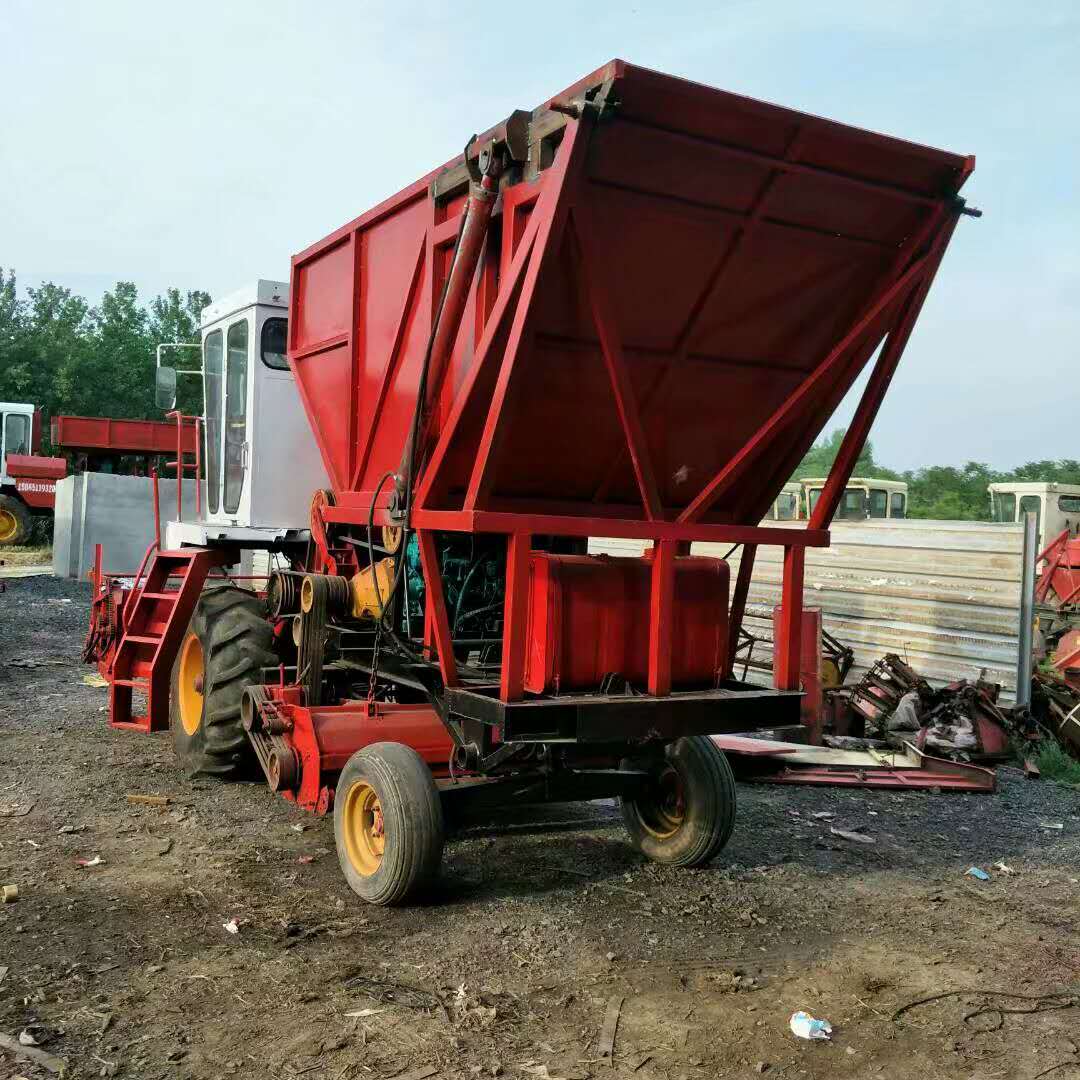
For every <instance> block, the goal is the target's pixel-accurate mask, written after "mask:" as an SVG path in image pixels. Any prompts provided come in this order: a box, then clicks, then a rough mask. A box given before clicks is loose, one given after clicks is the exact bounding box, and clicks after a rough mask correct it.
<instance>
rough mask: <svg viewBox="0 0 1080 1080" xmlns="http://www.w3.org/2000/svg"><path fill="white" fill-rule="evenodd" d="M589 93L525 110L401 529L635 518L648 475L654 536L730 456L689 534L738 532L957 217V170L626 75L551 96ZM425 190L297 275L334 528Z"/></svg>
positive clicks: (394, 433)
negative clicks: (416, 513)
mask: <svg viewBox="0 0 1080 1080" xmlns="http://www.w3.org/2000/svg"><path fill="white" fill-rule="evenodd" d="M605 83H610V98H611V99H612V100H615V101H617V102H618V106H617V108H615V109H613V110H609V113H608V114H607V115H605V117H604V119H603V121H602V122H599V123H594V122H593V121H592V120H591V119H590V118H589V117H585V118H583V119H581V120H577V121H575V120H568V119H567V118H566V117H564V116H562V115H561V114H553V113H551V112H550V111H548V110H547V109H546V107H545V106H541V107H540V108H538V109H537V110H534V112H533V113H532V120H533V124H534V125H536V126H537V129H538V130H539V128H541V127H542V128H543V130H544V131H545V132H548V133H551V132H554V134H553V135H551V136H550V139H551V141H552V142H554V141H557V139H558V137H559V134H560V132H559V130H558V129H559V125H560V124H563V125H566V126H565V129H564V132H563V133H562V137H563V143H562V145H561V147H560V148H559V149H558V150H556V152H555V154H554V162H553V164H552V165H551V167H549V168H546V169H544V170H543V171H541V172H540V173H539V175H538V176H536V177H531V176H528V175H525V176H523V175H522V172H521V170H514V169H512V170H509V171H508V174H507V176H505V177H504V180H503V184H504V186H503V193H502V198H501V199H500V202H499V204H498V206H497V208H496V213H495V216H494V218H493V233H492V236H491V242H490V243H489V244H488V245H487V251H486V254H485V256H484V257H483V260H482V262H481V266H480V270H479V272H478V273H477V274H476V276H475V280H474V282H473V285H472V291H471V294H470V300H469V304H468V307H467V309H466V314H465V317H464V319H463V321H462V326H461V330H460V333H458V335H457V338H456V345H455V348H454V350H453V353H452V359H451V363H450V376H449V377H448V378H447V379H446V380H445V381H442V382H441V383H439V384H438V387H437V399H436V400H435V401H433V402H431V403H429V408H428V410H427V418H428V424H429V427H428V438H427V441H426V442H425V443H423V449H422V458H423V459H422V460H421V463H420V471H419V476H418V490H419V492H420V495H419V496H418V497H417V499H416V502H415V504H414V506H415V508H416V509H417V510H428V511H431V510H449V511H456V510H461V509H463V508H465V509H473V508H475V509H478V510H496V509H507V508H509V507H510V505H511V503H512V504H513V510H514V511H515V512H518V513H531V512H545V511H544V510H542V509H540V507H539V503H540V502H541V501H543V502H546V503H551V502H554V501H558V503H559V504H560V510H559V511H558V512H559V513H560V514H562V515H564V516H567V515H571V516H572V515H575V514H576V515H579V516H582V517H590V518H592V517H601V518H602V517H604V516H611V515H612V514H615V513H618V514H619V515H620V516H622V517H625V518H638V519H644V518H646V517H648V515H647V514H646V512H645V510H644V507H643V505H642V487H641V485H642V483H645V485H646V492H648V480H649V478H650V476H654V477H655V487H656V492H657V496H658V499H659V502H660V504H661V506H660V513H661V514H662V516H664V517H666V518H668V519H671V518H674V517H678V516H679V515H680V514H682V513H684V512H686V511H687V508H688V507H690V506H692V505H693V504H694V503H695V500H696V499H698V498H699V497H700V495H701V493H702V492H703V490H704V489H705V488H706V485H708V483H709V481H710V480H711V479H713V478H715V477H716V476H717V475H718V474H720V473H721V471H722V470H725V469H727V468H729V467H732V466H733V463H738V468H733V467H732V468H731V473H730V477H729V480H728V481H726V482H725V483H724V485H723V487H722V489H720V490H718V491H717V494H716V498H715V500H706V501H704V502H701V503H699V504H698V506H699V510H695V516H696V515H697V514H698V513H700V517H699V520H700V521H701V522H702V523H704V524H709V523H722V522H732V523H740V522H744V523H745V522H750V523H756V522H757V521H758V520H759V519H760V517H761V514H762V513H763V512H764V510H765V509H766V508H767V506H768V505H769V503H770V502H771V501H772V499H773V497H774V496H775V491H774V490H773V489H774V488H778V487H779V485H780V484H781V483H782V482H783V480H784V479H786V472H785V469H786V463H787V461H788V459H789V458H791V456H792V455H797V454H799V453H801V449H802V448H803V447H805V446H808V445H809V444H810V443H811V442H812V441H813V439H814V438H816V436H817V435H818V434H819V433H820V431H821V428H822V426H823V425H824V424H825V423H826V422H827V420H828V417H829V415H830V414H831V412H832V403H833V402H835V401H836V400H838V399H839V397H840V396H842V395H843V393H844V392H845V391H846V390H847V389H848V388H849V387H850V386H851V385H852V383H853V382H854V381H855V379H856V378H857V376H858V374H859V372H860V370H861V369H862V367H863V365H864V364H865V363H866V362H867V361H868V360H869V358H870V356H871V355H872V353H873V346H874V345H875V344H876V343H877V342H878V341H879V340H881V338H882V337H883V336H884V335H885V334H886V333H887V332H889V331H890V330H891V329H892V327H893V326H894V325H895V324H896V322H897V321H898V320H899V319H900V318H901V317H902V313H903V312H904V311H905V310H906V302H907V299H908V297H909V295H911V292H912V290H917V289H919V288H920V287H921V283H922V282H923V278H924V276H925V274H926V272H927V271H929V270H931V269H932V264H933V260H932V259H928V258H926V256H927V253H928V251H930V250H933V244H934V243H935V242H937V240H938V239H939V238H940V236H942V235H945V233H944V225H942V226H940V227H938V226H937V225H936V224H935V222H936V221H937V215H939V213H940V211H941V210H942V209H943V208H947V209H948V210H949V214H948V215H942V216H943V217H945V216H947V217H949V218H950V223H951V221H952V220H955V214H956V213H957V212H958V208H957V206H956V204H955V199H954V196H955V193H956V192H957V191H958V190H959V188H960V187H961V185H962V184H963V182H964V181H965V180H966V178H967V176H968V175H969V173H970V171H971V169H972V167H973V161H972V159H970V158H965V157H962V156H958V155H955V154H950V153H946V152H944V151H940V150H934V149H931V148H928V147H923V146H917V145H914V144H911V143H906V142H902V141H901V140H898V139H892V138H889V137H886V136H882V135H878V134H875V133H873V132H868V131H863V130H859V129H856V128H851V127H846V126H844V125H841V124H836V123H833V122H831V121H827V120H822V119H820V118H817V117H811V116H806V115H804V114H801V113H797V112H793V111H791V110H787V109H782V108H779V107H777V106H774V105H770V104H766V103H763V102H757V101H752V100H750V99H747V98H742V97H739V96H738V95H734V94H728V93H725V92H723V91H720V90H715V89H712V88H710V87H705V86H700V85H697V84H693V83H689V82H686V81H684V80H681V79H675V78H672V77H670V76H667V75H662V74H659V73H657V72H651V71H646V70H644V69H641V68H635V67H632V66H630V65H627V64H624V63H622V62H621V61H613V62H612V63H611V64H609V65H607V66H606V67H604V68H602V69H600V70H599V71H598V72H595V73H593V75H590V76H587V77H586V78H585V79H584V80H582V81H580V82H579V83H577V84H575V86H574V87H571V88H570V89H569V90H567V91H565V92H564V93H563V94H562V95H558V96H557V97H558V99H559V100H561V101H566V100H569V99H570V98H573V97H574V96H575V95H580V93H581V92H582V90H583V89H584V88H586V87H596V88H600V87H602V85H603V84H605ZM553 100H554V99H553ZM567 133H569V135H572V136H573V137H567ZM482 142H483V137H481V143H482ZM575 143H576V146H575V149H574V150H573V152H572V154H573V158H574V161H573V164H571V163H570V160H569V159H570V156H571V152H570V151H568V150H567V147H568V146H574V145H575ZM549 145H550V143H549ZM535 149H536V148H535V147H534V150H535ZM534 160H535V158H534ZM460 164H461V159H460V158H459V159H455V161H453V162H450V163H449V164H448V166H447V167H446V169H456V168H458V167H459V166H460ZM444 172H445V170H436V171H435V172H433V173H431V174H429V175H428V176H427V177H424V178H423V179H421V180H420V181H418V182H417V183H415V184H413V185H412V186H410V187H409V188H407V189H406V190H405V191H403V192H401V193H400V194H399V195H397V196H394V197H393V198H391V199H389V200H387V201H386V202H384V203H382V204H380V206H378V207H376V208H375V209H374V210H372V211H370V212H369V213H368V214H366V215H364V216H362V217H360V218H358V219H356V220H355V221H353V222H350V223H349V224H348V225H346V226H344V227H343V228H342V229H339V230H338V231H337V232H335V233H334V234H332V235H331V236H330V237H328V238H327V239H326V240H324V241H322V242H320V243H319V244H316V245H314V246H313V247H311V248H309V249H308V250H307V251H305V252H303V253H302V254H301V255H298V256H297V257H296V258H295V259H294V267H293V277H294V287H293V290H292V294H291V301H290V303H291V316H292V328H293V329H292V341H291V349H290V356H291V359H292V363H293V366H294V368H295V370H296V372H297V378H298V382H299V384H300V388H301V394H302V396H303V398H304V401H305V406H306V408H307V410H308V412H309V415H310V417H311V422H312V426H313V427H314V428H315V430H316V432H317V435H318V438H319V442H320V445H321V447H322V450H323V454H324V457H325V458H326V461H327V466H328V471H329V472H330V475H331V478H332V482H333V485H334V488H335V494H336V495H337V497H338V503H339V506H340V507H341V508H342V509H343V510H345V508H349V509H348V510H345V512H347V513H348V514H350V515H351V516H352V517H353V518H354V519H355V520H363V519H364V517H366V509H367V506H368V504H369V503H370V497H371V496H370V493H371V491H372V489H373V488H374V487H375V484H376V482H377V479H378V477H379V476H381V475H382V474H383V473H385V472H387V471H392V470H397V469H398V468H399V465H400V463H401V455H402V450H403V446H404V442H405V434H406V432H407V430H408V429H409V426H410V422H411V418H412V414H413V411H414V407H415V398H416V392H417V384H418V380H419V372H420V367H421V364H422V358H423V353H424V350H425V347H426V344H427V340H428V337H429V335H430V333H431V329H432V319H433V317H434V310H435V304H434V303H433V298H434V297H435V296H437V294H438V289H439V288H440V287H441V283H442V280H443V277H444V275H445V272H446V269H447V266H448V258H449V252H450V250H451V248H450V245H451V244H452V237H453V234H454V227H453V219H454V217H455V215H457V214H458V213H459V212H460V207H461V205H462V190H463V189H462V188H461V186H460V185H459V186H458V187H457V188H454V189H453V191H452V192H451V193H450V194H449V195H447V196H446V197H445V198H443V199H441V200H440V199H439V198H437V196H436V188H435V186H434V185H433V181H436V180H438V179H439V178H440V177H442V176H443V174H444ZM523 193H527V195H525V194H523ZM523 203H527V206H523V205H522V204H523ZM929 224H934V225H935V227H934V228H930V229H928V228H927V226H928V225H929ZM935 230H936V231H935ZM354 234H355V235H356V237H358V241H357V242H359V243H361V244H362V245H363V249H362V254H363V257H362V259H361V260H358V261H357V260H354V258H353V247H352V244H353V241H352V240H351V237H352V236H353V235H354ZM534 236H535V238H536V239H535V242H533V240H532V238H533V237H534ZM586 237H587V244H585V245H584V246H583V244H582V241H583V240H584V239H585V238H586ZM945 239H946V240H947V235H945ZM530 245H531V246H530ZM586 248H587V250H586ZM920 260H922V261H921V262H920ZM357 265H360V266H362V270H361V273H360V278H361V280H357V274H356V273H355V267H356V266H357ZM913 267H914V268H915V272H912V268H913ZM902 275H907V276H903V277H902ZM897 280H902V282H903V288H902V289H901V290H900V291H898V292H897V293H896V294H895V295H893V294H890V293H889V292H888V291H887V290H888V288H889V286H890V285H891V284H892V283H894V282H895V281H897ZM927 280H928V279H927ZM598 288H599V289H600V290H602V292H598ZM479 289H483V290H484V293H483V300H482V302H480V303H477V299H476V298H477V290H479ZM357 290H359V292H357ZM518 290H520V291H518ZM881 296H885V297H887V298H888V302H886V303H883V304H879V305H878V306H877V307H875V305H874V300H875V297H881ZM357 297H359V302H358V303H357V302H356V300H357ZM354 310H355V311H356V314H357V324H356V325H352V318H353V317H352V313H353V311H354ZM503 312H505V315H504V317H502V319H501V321H496V317H497V316H499V315H502V313H503ZM868 312H869V313H870V317H869V318H868V317H867V314H868ZM489 314H490V316H491V319H490V321H488V322H485V318H486V317H487V316H488V315H489ZM512 325H513V326H514V327H515V329H514V332H513V333H511V326H512ZM853 327H857V328H858V333H857V334H855V335H854V336H852V334H851V332H852V328H853ZM485 339H490V344H489V347H488V348H487V351H486V352H483V353H482V342H484V341H485ZM602 340H603V341H605V342H606V343H607V360H606V361H605V350H604V349H603V348H602V347H601V341H602ZM841 344H842V345H843V348H838V346H839V345H841ZM481 354H482V355H483V356H484V358H485V361H486V362H485V363H484V365H483V366H482V367H480V366H479V365H478V363H477V361H478V358H479V357H480V356H481ZM612 357H615V358H616V359H615V362H614V364H613V363H612ZM828 358H833V359H834V362H831V363H829V364H824V363H823V362H824V361H825V360H826V359H828ZM354 368H355V370H354ZM477 370H478V371H479V376H478V377H475V378H473V377H471V376H472V375H473V374H474V372H475V371H477ZM815 372H816V373H817V374H816V376H815V378H814V380H813V382H812V383H811V382H810V378H811V374H812V373H815ZM613 379H614V382H613ZM807 385H809V386H810V387H811V389H808V390H807V392H805V393H804V394H803V395H802V396H801V397H800V398H799V399H797V401H796V403H795V404H796V406H797V407H793V408H791V409H790V410H788V411H787V412H783V413H782V414H781V416H782V419H781V421H780V422H778V423H776V424H775V425H774V429H770V433H769V438H768V439H767V440H765V441H764V443H763V445H761V446H759V447H757V448H755V449H754V452H753V454H752V455H746V454H745V453H744V451H745V448H746V446H747V444H748V443H749V441H750V440H751V439H752V438H753V437H754V436H755V435H756V434H758V433H759V432H761V431H762V430H763V429H764V428H765V427H766V425H767V424H769V423H770V418H772V417H774V416H775V415H776V414H778V412H780V410H782V409H783V407H784V405H785V403H786V402H789V401H790V400H791V399H792V395H793V394H795V393H796V392H797V391H799V389H800V387H803V386H807ZM613 387H614V389H613ZM618 395H622V397H621V400H620V398H619V397H618ZM620 412H621V414H622V421H620ZM451 427H452V436H450V435H446V433H447V432H448V431H450V429H451ZM443 435H446V438H445V440H444V441H445V443H446V445H441V446H440V445H439V438H440V437H441V436H443ZM631 443H636V444H637V445H636V447H635V448H634V449H635V452H634V455H631V453H630V452H629V444H631ZM478 461H479V462H480V467H479V468H477V463H478ZM632 461H636V462H637V465H638V469H637V475H635V468H634V467H633V466H632ZM787 471H790V470H787ZM426 473H427V474H426ZM385 492H386V493H388V492H389V486H388V487H387V488H386V489H385ZM352 508H355V510H354V509H352ZM533 531H535V530H533Z"/></svg>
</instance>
